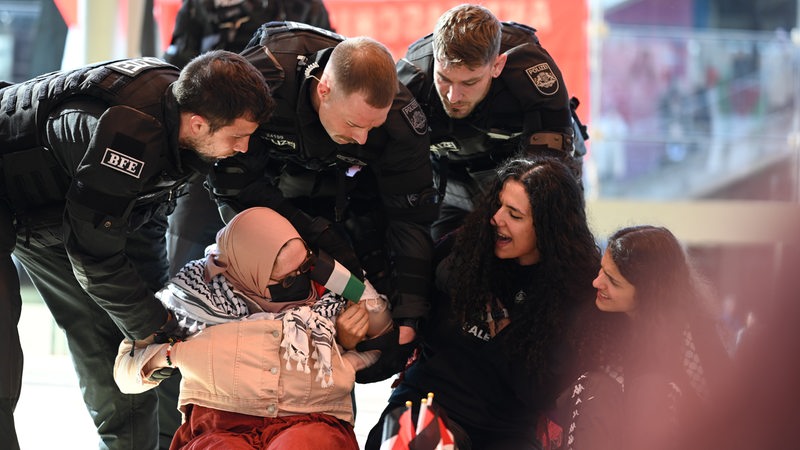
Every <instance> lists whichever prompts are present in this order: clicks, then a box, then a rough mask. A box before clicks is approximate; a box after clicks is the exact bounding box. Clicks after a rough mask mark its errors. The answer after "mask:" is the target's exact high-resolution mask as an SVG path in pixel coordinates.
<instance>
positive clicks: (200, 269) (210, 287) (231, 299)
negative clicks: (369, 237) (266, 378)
mask: <svg viewBox="0 0 800 450" xmlns="http://www.w3.org/2000/svg"><path fill="white" fill-rule="evenodd" d="M205 267H206V266H205V260H196V261H191V262H189V263H188V264H186V265H185V266H184V267H183V268H182V269H181V270H180V272H178V274H177V275H175V277H173V278H172V279H171V280H170V282H169V283H168V284H167V286H166V287H164V288H163V289H161V290H160V291H159V292H158V293H157V294H156V297H158V298H159V300H161V302H162V303H163V304H164V306H165V307H166V308H167V309H169V310H170V311H172V312H173V314H175V317H176V319H177V320H178V326H179V327H180V333H179V334H180V335H181V336H182V337H183V338H185V337H187V336H191V335H193V334H195V333H198V332H200V331H201V330H203V328H205V327H208V326H213V325H218V324H222V323H226V322H232V321H236V320H281V321H282V322H283V340H282V341H281V348H283V349H284V350H285V353H284V356H283V357H284V359H285V360H286V369H287V370H292V362H295V369H296V370H299V371H303V372H305V373H309V372H310V368H309V358H310V359H312V360H314V361H315V362H314V364H313V368H314V369H317V370H318V372H317V377H316V380H317V381H320V383H321V385H322V387H330V386H332V385H333V377H332V376H331V375H332V369H331V354H332V347H333V346H334V345H335V343H334V337H335V335H336V331H335V328H334V325H333V321H334V320H335V319H336V316H337V315H338V314H339V312H341V311H342V309H343V307H344V305H345V303H346V300H345V299H344V298H342V297H340V296H337V295H334V294H332V293H330V292H326V293H325V294H324V295H322V296H321V297H319V298H318V300H317V301H316V302H315V303H314V304H312V305H310V306H309V305H305V306H296V307H294V308H291V309H288V310H285V311H281V312H278V313H271V312H257V313H254V314H250V310H249V309H248V307H247V303H246V302H245V300H244V299H243V297H244V294H243V293H241V292H239V291H237V290H236V289H234V287H233V286H232V285H231V284H230V283H229V282H228V280H227V279H226V278H225V276H224V275H223V274H219V275H216V276H214V277H213V278H212V279H211V281H210V282H206V280H205ZM309 332H310V334H311V348H309V340H308V333H309Z"/></svg>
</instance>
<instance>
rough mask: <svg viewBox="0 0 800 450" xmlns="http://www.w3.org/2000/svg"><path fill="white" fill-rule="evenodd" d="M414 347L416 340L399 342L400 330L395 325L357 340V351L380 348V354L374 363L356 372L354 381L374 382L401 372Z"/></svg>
mask: <svg viewBox="0 0 800 450" xmlns="http://www.w3.org/2000/svg"><path fill="white" fill-rule="evenodd" d="M416 347H417V342H416V340H414V341H411V342H409V343H408V344H400V330H399V327H397V326H395V327H394V328H393V329H392V330H391V331H390V332H388V333H386V334H382V335H380V336H378V337H375V338H372V339H367V340H366V341H362V342H359V343H358V345H356V350H357V351H359V352H365V351H368V350H380V351H381V356H380V357H379V358H378V360H377V361H375V364H373V365H371V366H369V367H367V368H366V369H361V370H359V371H358V372H356V383H375V382H378V381H383V380H385V379H387V378H389V377H391V376H392V375H394V374H396V373H398V372H401V371H402V370H403V369H405V367H406V363H407V362H408V358H409V357H411V354H412V353H413V352H414V349H415V348H416Z"/></svg>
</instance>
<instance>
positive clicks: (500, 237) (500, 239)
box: [495, 233, 511, 244]
mask: <svg viewBox="0 0 800 450" xmlns="http://www.w3.org/2000/svg"><path fill="white" fill-rule="evenodd" d="M495 242H497V243H498V244H507V243H509V242H511V237H509V236H506V235H504V234H502V233H497V234H495Z"/></svg>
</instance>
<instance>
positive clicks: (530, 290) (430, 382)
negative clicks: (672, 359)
mask: <svg viewBox="0 0 800 450" xmlns="http://www.w3.org/2000/svg"><path fill="white" fill-rule="evenodd" d="M446 239H448V238H446ZM450 246H452V248H451V249H449V247H450ZM443 248H446V249H448V250H450V251H448V252H447V254H446V255H445V256H444V258H443V260H442V261H441V262H440V263H439V264H438V266H437V269H436V283H437V292H436V294H435V295H434V297H433V305H432V315H431V317H430V319H429V320H428V321H427V322H426V323H424V324H423V325H422V326H421V328H420V329H421V351H420V352H419V357H418V359H417V360H416V361H415V362H414V363H413V364H412V365H411V366H410V367H409V368H408V369H407V370H406V372H405V373H404V375H403V377H402V381H401V383H400V384H399V385H398V386H397V387H396V388H395V389H394V391H393V392H392V395H391V397H390V399H389V405H388V407H387V408H386V410H385V411H384V413H383V415H382V416H381V421H380V422H379V423H378V424H377V425H376V426H375V427H374V428H373V429H372V431H371V432H370V436H369V439H368V441H367V444H366V447H365V448H366V449H377V448H378V447H379V446H380V441H381V431H382V428H383V418H384V417H385V416H386V415H387V414H388V413H389V412H390V411H392V410H394V409H395V408H397V407H399V406H402V405H404V404H405V402H406V401H412V402H414V403H417V402H419V399H421V398H424V397H425V396H426V394H427V393H428V392H433V393H434V394H435V403H436V404H437V405H438V406H439V407H440V408H442V409H443V410H444V411H445V412H446V415H447V416H448V419H449V421H448V427H449V429H450V431H451V432H453V434H454V435H455V438H456V444H457V447H458V448H459V449H461V450H464V449H470V448H472V449H476V450H478V449H480V450H494V449H514V450H519V449H534V448H540V447H539V443H538V442H537V437H536V427H537V424H538V422H539V421H540V418H541V417H542V413H543V412H544V411H546V410H548V409H549V408H550V407H551V406H552V405H553V404H554V401H555V399H556V397H557V396H558V394H559V393H560V392H561V390H562V389H563V388H564V387H565V384H566V383H565V382H564V381H565V380H570V381H571V380H574V377H576V376H577V373H571V367H572V365H571V364H570V361H569V355H571V354H572V352H571V351H569V350H567V349H565V348H564V347H565V346H566V343H567V342H568V341H569V340H568V339H567V334H568V330H569V329H570V324H571V323H572V321H573V316H574V314H575V312H576V311H577V309H578V308H579V307H580V306H581V305H586V304H590V303H591V300H592V298H593V297H594V289H593V288H592V284H591V283H592V279H593V278H594V275H595V273H596V271H597V267H598V265H599V261H600V253H599V250H598V248H597V246H596V244H595V241H594V237H593V235H592V233H591V231H590V230H589V227H588V225H587V221H586V214H585V205H584V201H583V193H582V190H581V188H580V186H579V185H578V183H577V181H576V180H575V177H574V176H573V175H572V174H571V172H570V170H569V169H568V168H567V167H566V166H565V165H564V164H563V163H562V162H560V161H558V160H557V159H555V158H548V157H538V158H535V159H515V160H509V161H506V162H505V163H504V164H503V165H502V166H501V167H500V168H499V169H498V170H497V177H496V178H495V179H494V180H493V181H492V182H491V185H490V186H487V187H486V194H485V196H484V197H483V198H482V199H481V200H480V201H479V202H478V204H477V206H476V209H475V210H474V211H473V212H472V213H471V214H470V215H469V216H468V217H467V219H466V221H465V223H464V225H463V226H462V227H461V228H460V229H459V230H457V231H456V232H454V234H453V235H451V236H450V237H449V239H448V240H446V241H445V242H442V243H440V244H439V249H443Z"/></svg>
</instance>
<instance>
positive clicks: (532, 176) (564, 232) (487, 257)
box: [448, 156, 600, 382]
mask: <svg viewBox="0 0 800 450" xmlns="http://www.w3.org/2000/svg"><path fill="white" fill-rule="evenodd" d="M508 180H516V181H518V182H520V183H522V185H523V186H525V191H526V192H527V194H528V198H529V200H530V206H531V211H532V212H533V224H534V225H533V226H534V232H535V233H536V242H537V244H536V245H537V247H538V250H539V254H540V260H539V262H538V263H537V273H538V274H540V275H539V276H537V277H535V280H530V284H529V285H528V286H526V287H525V290H526V293H527V299H528V300H527V301H526V302H524V303H523V304H521V305H519V307H518V308H517V307H515V313H514V314H513V315H512V317H511V325H510V326H509V328H508V330H507V335H506V337H507V340H508V342H509V345H508V346H507V347H506V350H507V352H508V354H509V356H510V357H513V358H520V357H521V358H523V360H524V361H525V363H526V367H527V369H528V372H529V373H530V374H534V375H535V376H536V377H537V378H538V381H540V382H541V381H543V380H544V378H545V374H546V373H547V372H548V370H550V369H552V367H553V361H551V359H550V358H551V357H550V355H552V354H553V349H554V348H556V347H559V346H560V345H561V344H562V343H563V342H564V341H563V340H564V339H565V335H566V332H567V329H568V328H569V326H570V324H571V322H572V314H573V313H574V311H575V310H576V308H577V307H578V306H579V305H581V304H586V303H587V302H591V300H592V299H593V298H594V288H593V287H592V280H593V278H594V276H595V274H596V273H597V269H598V267H599V266H600V252H599V249H598V247H597V244H596V243H595V240H594V236H593V235H592V232H591V231H590V230H589V226H588V224H587V221H586V212H585V203H584V199H583V191H582V189H581V187H580V185H579V184H578V182H577V180H576V179H575V177H574V176H573V174H572V172H571V171H570V169H569V168H568V167H567V166H566V165H565V164H564V163H563V162H561V161H560V160H559V159H557V158H553V157H547V156H533V157H529V158H526V159H510V160H507V161H505V162H504V163H503V164H502V165H501V167H500V168H499V169H498V170H497V177H496V179H494V181H493V182H492V184H491V186H488V187H487V189H486V191H485V195H484V196H483V197H482V198H481V199H480V200H479V201H478V202H477V206H476V208H475V210H474V211H473V212H472V213H471V214H470V215H469V216H468V217H467V219H466V220H465V223H464V225H463V228H462V231H461V232H460V233H459V234H458V237H457V240H456V242H455V244H454V246H453V250H452V253H451V257H452V258H453V259H452V264H453V267H454V268H456V269H457V270H453V271H452V272H451V277H452V278H451V280H450V282H449V283H448V286H450V295H451V297H452V299H453V300H452V301H453V309H454V310H455V313H456V314H457V317H460V318H461V319H462V320H464V321H465V322H466V321H470V320H476V319H479V318H481V317H483V314H484V311H485V305H486V303H487V301H489V300H490V299H491V298H499V299H501V301H504V303H505V304H508V303H510V302H511V301H512V300H510V299H513V298H514V297H513V296H514V292H511V291H512V290H513V289H514V288H513V287H512V285H513V283H512V280H511V278H512V274H513V273H515V270H514V269H515V266H516V267H517V268H518V267H519V265H518V264H517V262H516V261H515V260H503V259H499V258H497V257H496V256H495V254H494V244H495V235H496V232H495V229H494V227H493V226H492V225H491V223H490V219H491V217H492V216H493V215H494V213H495V212H496V211H497V210H498V208H499V206H500V200H499V194H500V191H501V190H502V189H503V185H504V184H505V183H506V181H508Z"/></svg>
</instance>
